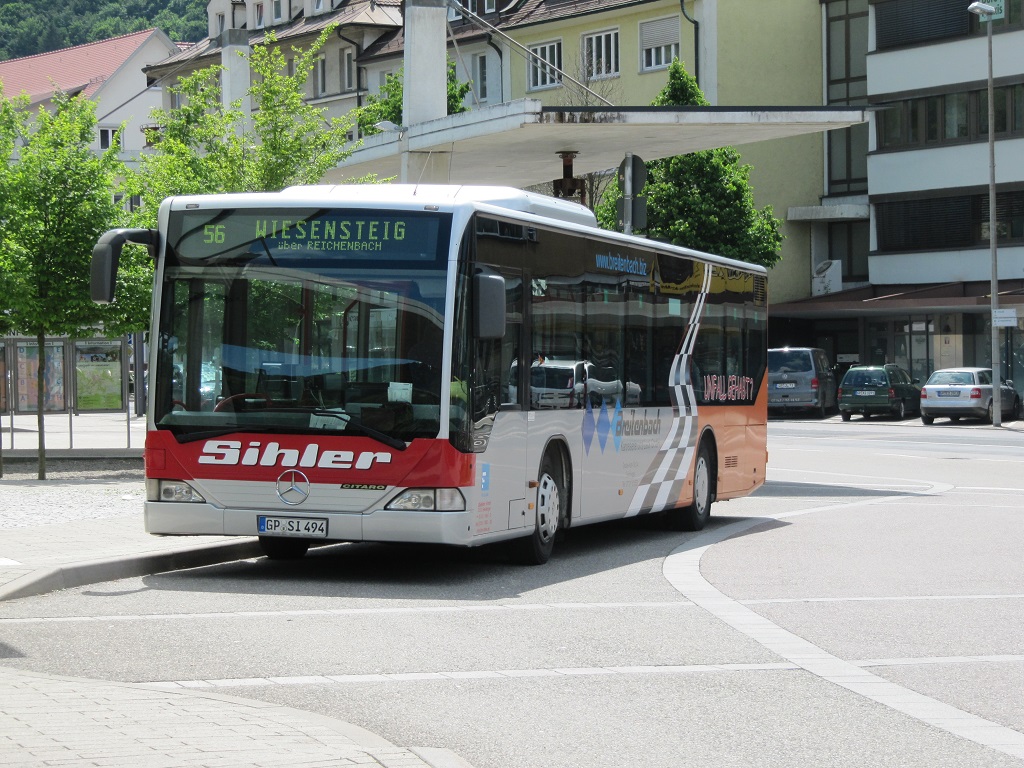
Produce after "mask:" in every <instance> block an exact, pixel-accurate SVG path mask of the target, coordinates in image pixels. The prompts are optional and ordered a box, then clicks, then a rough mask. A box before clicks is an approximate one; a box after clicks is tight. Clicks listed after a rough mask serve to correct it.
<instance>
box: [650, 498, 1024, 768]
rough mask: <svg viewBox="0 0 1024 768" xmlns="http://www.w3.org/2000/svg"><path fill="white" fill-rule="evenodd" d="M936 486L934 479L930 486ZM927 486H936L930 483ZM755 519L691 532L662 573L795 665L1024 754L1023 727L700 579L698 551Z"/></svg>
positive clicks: (975, 738)
mask: <svg viewBox="0 0 1024 768" xmlns="http://www.w3.org/2000/svg"><path fill="white" fill-rule="evenodd" d="M940 487H941V486H940V485H939V484H936V485H935V487H934V488H935V489H938V488H940ZM932 492H933V493H934V492H936V491H935V490H934V489H933V491H932ZM899 500H901V497H899V496H891V497H884V498H879V499H869V500H864V501H858V502H853V503H851V504H832V505H829V506H827V507H820V508H819V509H821V510H826V509H829V510H836V509H844V508H845V509H848V508H850V507H855V506H864V505H867V504H879V503H883V502H893V501H899ZM813 511H816V510H813V509H804V510H800V511H799V512H797V513H795V514H794V515H780V516H779V517H780V518H782V517H792V516H795V515H804V514H808V513H810V512H813ZM760 522H761V521H759V520H740V521H738V522H736V523H732V524H731V525H726V526H723V527H721V528H717V529H715V530H712V531H707V532H705V533H701V534H699V535H697V536H696V537H694V538H693V539H691V540H690V541H689V542H687V543H686V544H684V545H683V546H681V547H679V548H678V549H676V550H675V551H674V552H673V553H672V554H670V555H669V556H668V557H667V558H666V559H665V563H664V566H663V573H664V574H665V578H666V579H667V580H668V581H669V583H670V584H672V586H673V587H675V588H676V590H678V591H679V593H680V594H681V595H683V596H684V597H686V598H687V599H689V600H691V601H693V602H694V603H696V604H697V605H699V606H701V607H702V608H704V609H705V610H706V611H707V612H708V613H710V614H711V615H712V616H714V617H716V618H718V619H719V620H721V621H722V622H724V623H726V624H728V625H729V626H730V627H732V628H733V629H735V630H736V631H737V632H740V633H741V634H743V635H745V636H746V637H749V638H750V639H752V640H754V641H755V642H758V643H760V644H761V645H762V646H764V647H765V648H767V649H768V650H770V651H772V652H773V653H775V654H777V655H779V656H780V657H782V658H783V659H785V660H787V661H789V662H790V663H792V664H795V665H796V666H798V667H800V668H801V669H804V670H806V671H808V672H810V673H811V674H813V675H817V676H818V677H820V678H822V679H823V680H826V681H828V682H831V683H834V684H836V685H839V686H842V687H843V688H846V689H847V690H849V691H852V692H854V693H857V694H860V695H861V696H864V697H865V698H868V699H871V700H872V701H875V702H877V703H879V704H883V705H885V706H887V707H889V708H891V709H894V710H896V711H898V712H902V713H903V714H905V715H908V716H910V717H913V718H915V719H917V720H920V721H922V722H924V723H927V724H929V725H931V726H934V727H935V728H940V729H942V730H944V731H947V732H948V733H952V734H954V735H956V736H959V737H961V738H964V739H968V740H970V741H973V742H975V743H977V744H981V745H982V746H985V747H989V748H990V749H994V750H996V751H998V752H1003V753H1004V754H1007V755H1012V756H1013V757H1018V758H1024V733H1020V732H1019V731H1015V730H1013V729H1011V728H1006V727H1005V726H1002V725H1000V724H998V723H994V722H992V721H990V720H985V719H984V718H981V717H978V716H977V715H973V714H971V713H970V712H966V711H964V710H962V709H957V708H956V707H954V706H952V705H950V704H946V703H945V702H942V701H939V700H938V699H933V698H931V697H929V696H925V695H924V694H920V693H917V692H916V691H913V690H911V689H910V688H905V687H904V686H902V685H897V684H896V683H892V682H890V681H888V680H886V679H885V678H883V677H880V676H878V675H876V674H873V673H871V672H868V671H867V670H865V669H862V668H861V667H860V666H858V665H856V664H854V663H852V662H850V661H846V660H844V659H841V658H839V657H838V656H833V655H832V654H831V653H828V652H827V651H825V650H824V649H822V648H819V647H818V646H816V645H814V644H813V643H811V642H809V641H808V640H805V639H804V638H802V637H800V636H799V635H796V634H794V633H792V632H790V631H788V630H786V629H783V628H782V627H780V626H779V625H778V624H775V623H774V622H772V621H770V620H769V619H766V618H765V617H763V616H761V615H760V614H758V613H755V612H754V611H753V610H751V609H750V608H748V607H747V606H745V605H743V604H742V603H740V602H739V601H737V600H734V599H732V598H731V597H728V596H727V595H725V594H724V593H723V592H721V591H719V590H718V589H717V588H716V587H715V586H714V585H713V584H711V582H709V581H708V580H707V579H705V578H704V576H703V575H702V574H701V572H700V560H701V557H702V556H703V554H704V553H705V552H706V551H707V550H708V549H709V548H710V547H711V546H712V545H714V544H717V543H719V542H721V541H724V540H725V539H727V538H729V537H731V536H734V535H737V534H739V533H742V532H743V531H745V530H747V529H748V528H752V527H753V526H755V525H759V524H760Z"/></svg>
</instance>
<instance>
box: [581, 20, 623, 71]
mask: <svg viewBox="0 0 1024 768" xmlns="http://www.w3.org/2000/svg"><path fill="white" fill-rule="evenodd" d="M583 73H584V75H585V76H586V78H587V79H588V80H597V79H599V78H602V77H615V76H617V75H618V74H619V32H618V30H612V31H610V32H599V33H597V34H595V35H585V36H584V37H583Z"/></svg>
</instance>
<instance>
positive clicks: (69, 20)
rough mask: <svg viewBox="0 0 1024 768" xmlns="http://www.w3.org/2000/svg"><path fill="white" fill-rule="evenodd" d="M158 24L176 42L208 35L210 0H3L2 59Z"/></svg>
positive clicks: (0, 18)
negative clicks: (207, 2)
mask: <svg viewBox="0 0 1024 768" xmlns="http://www.w3.org/2000/svg"><path fill="white" fill-rule="evenodd" d="M150 27H158V28H160V29H162V30H163V31H164V32H166V33H167V36H168V37H170V38H171V40H174V41H176V42H180V41H188V42H196V41H198V40H201V39H202V38H204V37H205V36H206V30H207V25H206V0H116V1H115V0H64V2H54V0H20V2H18V1H15V2H10V1H9V0H0V61H3V60H6V59H16V58H19V57H21V56H31V55H32V54H36V53H45V52H47V51H55V50H57V49H59V48H67V47H69V46H72V45H81V44H83V43H91V42H94V41H96V40H105V39H107V38H110V37H117V36H118V35H123V34H126V33H128V32H138V31H139V30H142V29H149V28H150Z"/></svg>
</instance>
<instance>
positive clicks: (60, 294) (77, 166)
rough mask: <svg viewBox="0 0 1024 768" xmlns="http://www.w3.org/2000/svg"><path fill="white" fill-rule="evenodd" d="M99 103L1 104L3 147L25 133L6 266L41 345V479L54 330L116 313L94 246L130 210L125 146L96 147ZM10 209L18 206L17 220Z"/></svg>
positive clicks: (11, 196)
mask: <svg viewBox="0 0 1024 768" xmlns="http://www.w3.org/2000/svg"><path fill="white" fill-rule="evenodd" d="M95 109H96V105H95V103H94V102H91V101H88V100H85V99H80V98H75V97H71V96H68V95H67V94H64V93H58V94H57V95H56V96H55V97H54V99H53V103H52V105H51V107H50V108H49V109H47V108H40V109H39V111H38V112H37V113H35V114H32V113H30V112H29V111H28V109H27V108H26V107H25V105H24V102H19V103H11V102H6V101H5V102H4V104H3V106H2V107H0V114H2V115H3V116H4V117H3V118H2V120H3V123H4V125H5V126H8V127H5V128H2V129H0V133H2V135H3V136H4V139H3V142H4V144H3V146H6V142H7V141H8V140H9V139H8V137H10V136H11V128H10V127H9V126H10V125H11V123H12V122H13V135H14V137H15V140H16V150H15V151H14V153H13V158H12V159H13V162H12V163H11V164H10V166H9V168H8V169H7V170H6V172H5V174H4V176H3V182H2V183H3V185H4V189H3V197H4V198H6V206H7V207H8V216H7V220H8V222H9V224H8V226H6V227H4V229H3V242H2V247H0V273H4V274H6V279H5V285H4V289H5V299H6V302H7V303H8V305H9V308H10V309H11V310H12V312H11V316H12V318H13V325H14V328H15V330H17V331H19V332H21V333H23V334H25V335H27V336H34V337H35V339H36V345H37V347H36V348H37V350H38V351H39V366H38V369H37V377H36V396H37V399H36V402H37V422H38V425H39V479H40V480H44V479H46V440H45V432H44V419H43V416H44V412H45V402H46V398H45V395H46V376H47V360H46V355H45V354H43V350H44V349H45V342H46V337H47V336H81V335H86V334H92V333H95V332H97V331H98V330H100V328H101V327H103V321H104V318H105V316H106V313H105V312H104V310H103V309H102V308H101V307H99V306H98V305H96V304H94V303H93V302H92V301H91V299H90V295H89V279H90V262H91V257H92V246H93V245H94V244H95V242H96V239H97V238H98V237H99V235H100V234H101V233H102V232H103V231H105V230H106V229H108V228H109V227H110V226H111V225H112V224H115V223H117V222H118V220H119V217H120V216H121V215H122V214H123V212H122V211H121V209H120V208H119V207H118V206H117V205H116V204H115V203H114V201H113V195H112V190H113V188H114V180H115V178H116V177H117V176H118V175H119V174H121V173H122V172H123V171H122V166H121V163H120V161H119V160H118V159H117V154H116V149H114V148H112V149H110V150H108V151H107V152H105V153H103V154H102V155H97V154H96V153H95V152H94V151H93V150H92V148H91V145H92V143H93V140H94V138H95V135H96V113H95ZM12 116H13V121H12ZM0 151H4V150H3V149H2V147H0ZM10 211H16V212H17V216H16V226H12V225H11V224H12V223H13V222H12V217H11V216H10ZM126 293H127V292H126ZM105 330H110V329H109V328H105Z"/></svg>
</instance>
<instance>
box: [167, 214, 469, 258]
mask: <svg viewBox="0 0 1024 768" xmlns="http://www.w3.org/2000/svg"><path fill="white" fill-rule="evenodd" d="M175 218H176V220H174V221H172V223H171V226H170V227H169V230H170V231H169V245H170V247H171V252H172V258H176V260H177V262H178V263H180V264H189V263H196V262H202V263H204V264H210V263H211V261H212V262H218V261H224V262H227V263H232V262H234V263H237V262H238V261H239V260H244V261H247V262H251V261H253V260H257V261H259V260H264V259H265V260H267V261H268V262H270V263H275V262H276V261H277V260H278V259H289V258H295V257H301V258H304V259H306V258H312V259H320V258H324V257H328V258H329V257H338V258H351V259H358V260H373V261H380V260H385V261H403V262H410V261H411V262H424V261H434V260H435V259H437V258H438V255H439V253H438V249H439V247H441V246H444V247H445V248H446V247H447V229H446V228H442V226H441V225H442V221H444V223H445V224H447V220H448V219H449V217H448V216H446V215H442V214H436V213H420V212H416V211H410V212H408V213H400V212H399V213H396V212H395V211H387V212H385V211H373V210H351V209H349V210H337V209H335V210H323V209H320V210H315V211H314V210H308V209H307V210H302V209H293V210H287V209H285V210H282V209H272V210H268V209H261V210H227V211H225V210H223V209H222V210H218V211H212V210H211V211H202V210H196V211H183V212H180V213H177V214H176V216H175ZM440 232H445V233H446V234H445V237H444V241H445V242H444V243H442V242H440V240H441V238H440V236H439V233H440Z"/></svg>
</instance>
